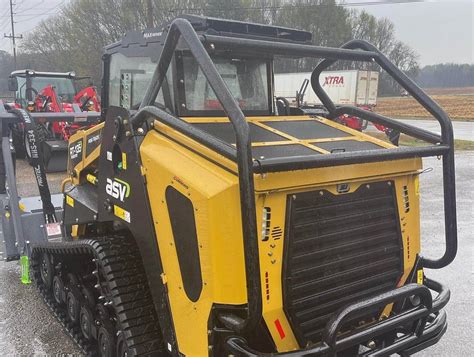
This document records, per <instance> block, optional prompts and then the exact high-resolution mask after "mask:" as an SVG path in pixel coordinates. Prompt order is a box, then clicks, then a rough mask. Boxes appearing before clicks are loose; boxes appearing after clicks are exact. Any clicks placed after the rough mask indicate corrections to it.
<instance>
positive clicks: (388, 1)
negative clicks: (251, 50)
mask: <svg viewBox="0 0 474 357" xmlns="http://www.w3.org/2000/svg"><path fill="white" fill-rule="evenodd" d="M427 2H428V1H427V0H372V1H358V2H351V3H348V2H340V3H336V6H340V7H360V6H378V5H397V4H414V3H427ZM429 2H430V3H433V2H443V1H441V0H430V1H429ZM323 6H334V5H333V4H307V5H302V4H300V5H294V4H283V5H278V6H264V7H262V6H248V7H226V8H222V9H216V8H215V7H212V8H211V7H194V8H186V7H181V8H171V9H170V8H163V7H161V8H158V10H162V11H170V12H177V11H190V12H195V11H210V10H212V11H220V12H222V11H239V10H240V11H244V10H262V9H263V10H265V11H267V10H293V9H305V8H309V9H311V8H318V7H323Z"/></svg>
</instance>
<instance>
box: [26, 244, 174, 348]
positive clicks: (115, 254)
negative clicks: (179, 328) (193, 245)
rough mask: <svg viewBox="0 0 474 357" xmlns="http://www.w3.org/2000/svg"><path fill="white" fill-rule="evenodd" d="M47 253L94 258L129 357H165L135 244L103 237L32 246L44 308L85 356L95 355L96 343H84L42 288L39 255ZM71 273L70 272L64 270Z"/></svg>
mask: <svg viewBox="0 0 474 357" xmlns="http://www.w3.org/2000/svg"><path fill="white" fill-rule="evenodd" d="M43 252H48V253H50V254H52V255H53V256H54V257H55V259H56V260H57V259H58V257H59V259H60V260H63V259H64V261H66V262H67V261H70V259H74V257H77V258H80V259H84V256H89V257H90V259H93V258H95V259H97V262H98V263H99V266H100V269H101V270H102V273H103V274H102V275H103V276H104V277H105V278H106V283H107V285H108V289H109V291H110V293H109V295H108V296H107V297H106V298H108V300H109V301H111V302H112V305H111V306H112V307H113V309H114V310H115V314H116V318H117V320H118V324H119V326H120V329H121V331H122V332H123V333H124V336H125V338H126V341H127V345H128V347H129V355H132V356H147V355H153V356H165V355H167V354H166V353H165V352H164V350H163V342H162V338H161V332H160V328H159V324H158V319H157V316H156V311H155V309H154V306H153V301H152V298H151V294H150V291H149V288H148V284H147V279H146V275H145V271H144V268H143V264H142V261H141V256H140V253H139V251H138V248H137V246H136V244H135V242H134V241H130V239H129V238H127V237H126V236H114V237H103V238H100V239H94V240H89V239H87V240H78V241H68V242H54V243H44V244H37V245H34V246H33V249H32V254H31V271H32V275H33V277H34V281H35V282H36V286H37V288H38V290H39V292H40V293H41V295H42V297H43V299H44V301H45V303H46V305H47V306H48V307H49V308H50V309H51V311H52V313H53V314H54V315H55V316H56V317H57V319H58V320H59V322H60V323H61V324H62V325H63V327H64V329H65V330H66V331H67V333H68V334H69V335H70V336H71V337H72V339H73V340H74V341H75V342H76V344H77V345H78V346H79V348H80V349H81V350H82V351H83V353H84V354H86V355H87V356H97V355H98V351H97V342H96V341H93V342H92V343H91V342H89V341H87V340H86V339H85V338H84V337H83V335H82V332H81V330H80V327H79V326H73V325H72V324H71V323H70V322H69V321H68V319H67V317H66V313H65V309H64V307H60V306H58V304H57V303H56V301H55V300H54V298H53V296H52V292H51V291H47V290H46V288H45V287H44V285H43V283H42V280H41V275H40V271H39V260H40V257H41V253H43ZM66 272H70V271H66Z"/></svg>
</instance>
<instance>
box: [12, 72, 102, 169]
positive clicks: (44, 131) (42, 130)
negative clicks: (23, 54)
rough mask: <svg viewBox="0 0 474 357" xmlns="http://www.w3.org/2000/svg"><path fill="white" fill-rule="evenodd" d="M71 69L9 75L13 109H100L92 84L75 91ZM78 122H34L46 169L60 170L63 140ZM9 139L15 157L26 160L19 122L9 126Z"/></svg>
mask: <svg viewBox="0 0 474 357" xmlns="http://www.w3.org/2000/svg"><path fill="white" fill-rule="evenodd" d="M86 78H87V77H80V78H79V77H77V76H76V75H75V73H74V72H66V73H57V72H37V71H33V70H29V69H27V70H18V71H14V72H12V73H11V74H10V77H9V81H8V84H9V89H10V90H11V91H13V92H14V93H15V102H14V103H13V104H11V105H12V106H15V107H16V108H23V109H26V110H28V111H30V112H57V113H59V112H84V111H95V112H100V102H99V96H98V95H97V92H96V89H95V87H93V86H92V85H90V86H88V87H85V88H83V89H82V90H79V89H78V88H79V86H78V83H77V82H78V80H82V79H86ZM80 128H83V124H82V123H66V122H59V121H58V122H53V123H46V122H45V121H42V120H41V119H40V120H38V121H37V131H38V134H39V137H40V138H41V140H42V141H43V142H44V143H43V144H42V149H43V157H44V158H45V167H46V168H47V171H49V172H55V171H64V170H65V169H66V162H67V140H68V139H69V137H70V136H71V135H72V134H74V133H75V132H76V131H77V130H78V129H80ZM12 139H13V145H14V147H15V151H16V156H17V157H19V158H22V157H26V158H27V159H28V160H29V159H30V155H29V152H28V149H27V148H28V145H25V135H24V130H23V127H22V126H21V125H17V126H15V127H13V128H12Z"/></svg>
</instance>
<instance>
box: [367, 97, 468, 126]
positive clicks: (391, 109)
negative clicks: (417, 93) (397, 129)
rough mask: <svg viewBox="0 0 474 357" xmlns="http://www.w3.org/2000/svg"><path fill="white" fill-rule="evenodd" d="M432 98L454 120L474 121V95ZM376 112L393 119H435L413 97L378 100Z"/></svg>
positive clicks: (382, 98)
mask: <svg viewBox="0 0 474 357" xmlns="http://www.w3.org/2000/svg"><path fill="white" fill-rule="evenodd" d="M432 98H433V99H434V100H435V101H436V102H437V103H438V104H439V105H440V107H441V108H443V109H444V110H445V111H446V113H447V114H448V116H449V117H450V118H451V119H452V120H460V121H464V120H474V95H472V94H471V95H455V94H450V95H449V94H448V95H446V94H438V95H433V96H432ZM375 112H377V113H379V114H382V115H385V116H388V117H392V118H407V119H408V118H420V119H432V118H433V116H432V115H431V114H430V113H428V111H426V110H425V109H424V108H423V107H422V106H421V105H420V104H419V103H418V102H417V101H416V100H415V99H414V98H412V97H403V98H402V97H381V98H378V99H377V106H376V107H375Z"/></svg>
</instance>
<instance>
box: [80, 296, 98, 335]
mask: <svg viewBox="0 0 474 357" xmlns="http://www.w3.org/2000/svg"><path fill="white" fill-rule="evenodd" d="M79 323H80V325H81V332H82V334H83V335H84V337H85V338H86V339H87V340H89V341H90V340H92V339H93V338H94V337H95V336H94V335H95V333H94V332H95V325H94V315H93V314H92V311H91V309H90V308H89V307H88V306H87V303H86V304H84V305H82V306H81V311H80V313H79Z"/></svg>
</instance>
